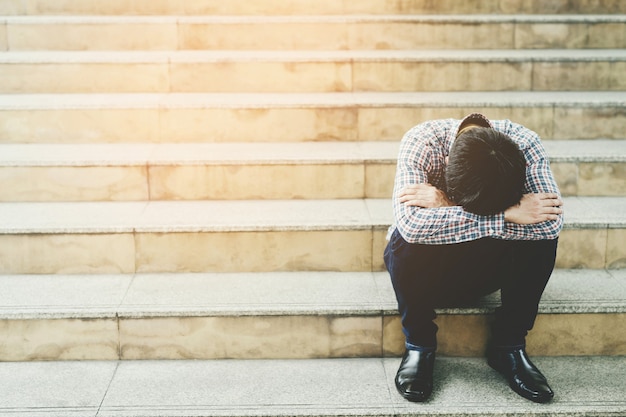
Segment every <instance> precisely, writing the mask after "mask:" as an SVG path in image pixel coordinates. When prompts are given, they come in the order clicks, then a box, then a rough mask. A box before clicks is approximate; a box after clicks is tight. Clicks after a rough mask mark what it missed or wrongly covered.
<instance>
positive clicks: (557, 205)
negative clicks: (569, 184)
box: [502, 127, 563, 240]
mask: <svg viewBox="0 0 626 417" xmlns="http://www.w3.org/2000/svg"><path fill="white" fill-rule="evenodd" d="M518 128H519V129H524V131H525V132H528V133H527V135H528V138H529V140H528V146H527V147H526V148H525V149H523V152H524V155H525V157H526V161H527V164H528V165H527V168H526V184H525V187H526V190H527V194H525V195H524V197H523V198H522V201H520V203H519V204H518V205H516V206H513V207H510V208H509V209H508V210H507V211H506V212H505V220H506V223H505V230H504V234H503V236H502V237H503V238H504V239H512V240H544V239H547V240H552V239H556V238H557V237H558V236H559V233H560V232H561V229H562V228H563V208H562V206H563V201H562V199H561V194H560V192H559V188H558V186H557V184H556V181H555V180H554V176H553V174H552V170H551V169H550V163H549V161H548V157H547V155H546V152H545V150H544V148H543V145H542V144H541V141H540V139H539V137H538V136H537V134H535V133H534V132H531V131H529V130H527V129H525V128H520V127H518Z"/></svg>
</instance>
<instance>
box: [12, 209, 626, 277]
mask: <svg viewBox="0 0 626 417" xmlns="http://www.w3.org/2000/svg"><path fill="white" fill-rule="evenodd" d="M625 204H626V198H625V197H568V198H566V199H565V210H566V217H565V230H564V231H563V232H562V233H561V238H560V250H559V254H558V257H557V267H559V268H595V269H601V268H620V267H623V266H624V265H626V261H625V260H626V255H625V253H624V239H626V218H625V217H624V210H623V208H624V205H625ZM391 220H392V213H391V202H390V200H387V199H344V200H248V201H176V202H165V201H160V202H159V201H152V202H99V203H92V202H84V203H2V204H0V249H1V250H0V273H25V274H28V273H33V274H41V273H43V274H46V273H94V274H98V273H100V274H103V273H151V272H263V271H307V270H308V271H311V270H312V271H343V272H350V271H381V270H383V268H384V266H383V261H382V253H383V250H384V246H385V243H386V242H385V236H386V233H387V227H388V226H389V224H390V223H391Z"/></svg>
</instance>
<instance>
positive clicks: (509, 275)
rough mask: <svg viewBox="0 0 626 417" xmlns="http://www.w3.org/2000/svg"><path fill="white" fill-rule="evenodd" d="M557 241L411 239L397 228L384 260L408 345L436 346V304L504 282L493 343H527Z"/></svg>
mask: <svg viewBox="0 0 626 417" xmlns="http://www.w3.org/2000/svg"><path fill="white" fill-rule="evenodd" d="M556 245H557V242H556V240H555V241H503V240H497V239H488V238H487V239H479V240H476V241H471V242H464V243H460V244H455V245H420V244H410V243H408V242H406V241H405V240H404V239H403V238H402V237H401V236H400V234H399V233H398V231H395V232H394V233H393V234H392V237H391V240H390V242H389V244H388V245H387V248H386V249H385V265H386V266H387V270H388V271H389V274H390V276H391V281H392V284H393V287H394V290H395V293H396V299H397V301H398V310H399V313H400V316H401V320H402V329H403V332H404V334H405V336H406V341H407V345H408V346H422V347H428V348H435V347H436V333H437V326H436V325H435V323H434V322H433V320H434V319H435V318H436V314H435V308H436V307H442V306H453V305H458V304H462V303H465V302H470V301H472V300H474V299H476V298H478V297H481V296H483V295H486V294H488V293H490V292H493V291H495V290H497V289H498V288H502V306H501V307H500V308H498V309H497V311H496V318H495V322H494V326H493V335H494V336H493V337H494V340H493V343H495V344H497V345H500V346H509V345H518V344H523V343H524V340H525V336H526V334H527V332H528V330H530V329H531V328H532V326H533V324H534V321H535V317H536V315H537V308H538V307H537V306H538V303H539V300H540V299H541V295H542V294H543V290H544V288H545V286H546V284H547V282H548V279H549V278H550V275H551V273H552V270H553V268H554V260H555V257H556Z"/></svg>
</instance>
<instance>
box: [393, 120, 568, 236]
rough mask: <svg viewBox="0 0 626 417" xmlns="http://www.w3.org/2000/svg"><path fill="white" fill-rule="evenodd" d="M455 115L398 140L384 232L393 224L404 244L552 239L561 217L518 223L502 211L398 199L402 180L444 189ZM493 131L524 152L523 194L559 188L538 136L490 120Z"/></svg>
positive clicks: (421, 126)
mask: <svg viewBox="0 0 626 417" xmlns="http://www.w3.org/2000/svg"><path fill="white" fill-rule="evenodd" d="M460 124H461V120H457V119H445V120H433V121H429V122H425V123H422V124H419V125H417V126H415V127H414V128H412V129H411V130H409V131H408V132H407V133H406V134H405V135H404V138H403V139H402V142H401V145H400V153H399V156H398V165H397V171H396V179H395V183H394V192H393V211H394V222H395V224H394V225H392V226H391V227H390V228H389V233H388V237H389V236H391V233H392V232H393V231H394V230H395V229H396V228H397V229H398V231H399V232H400V234H401V235H402V237H403V238H404V239H405V240H406V241H407V242H409V243H421V244H428V245H445V244H452V243H460V242H466V241H471V240H476V239H480V238H483V237H492V238H496V239H505V240H544V239H546V240H548V239H550V240H551V239H556V238H557V237H558V235H559V232H560V231H561V228H562V227H563V216H562V215H561V216H559V219H558V220H554V221H546V222H542V223H538V224H530V225H520V224H515V223H510V222H505V221H504V213H498V214H495V215H490V216H481V215H477V214H473V213H469V212H467V211H465V210H463V208H462V207H461V206H454V207H441V208H422V207H415V206H408V205H406V204H404V203H401V202H400V201H399V197H398V195H399V192H400V191H401V190H402V189H403V188H405V187H406V186H408V185H411V184H418V183H429V184H431V185H434V186H435V187H437V188H439V189H441V190H445V187H444V183H445V182H444V169H445V158H446V157H447V156H448V152H449V151H450V148H451V146H452V143H453V141H454V139H455V137H456V134H457V131H458V128H459V125H460ZM491 125H492V126H493V128H494V129H495V130H497V131H500V132H502V133H504V134H506V135H508V136H509V137H510V138H511V139H512V140H513V141H514V142H515V143H517V145H518V146H519V148H520V149H521V150H522V152H523V153H524V156H525V157H526V183H525V191H524V193H557V194H559V195H560V193H559V189H558V187H557V185H556V182H555V181H554V178H553V175H552V171H551V170H550V164H549V162H548V158H547V155H546V152H545V150H544V148H543V145H542V144H541V140H540V139H539V136H538V135H537V134H536V133H535V132H533V131H531V130H529V129H527V128H525V127H524V126H521V125H519V124H516V123H513V122H511V121H509V120H492V121H491Z"/></svg>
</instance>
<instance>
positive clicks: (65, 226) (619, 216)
mask: <svg viewBox="0 0 626 417" xmlns="http://www.w3.org/2000/svg"><path fill="white" fill-rule="evenodd" d="M564 204H565V211H566V214H565V222H564V228H566V229H567V228H570V229H575V228H587V229H598V228H623V227H625V226H626V216H625V215H624V210H623V208H624V207H625V206H626V197H623V196H618V197H565V198H564ZM391 222H392V213H391V200H390V199H343V200H341V199H340V200H248V201H232V200H228V201H227V200H219V201H213V200H211V201H147V202H146V201H142V202H135V201H132V202H109V201H106V202H69V203H67V202H51V203H48V202H34V203H31V202H25V203H22V202H10V203H2V204H0V234H23V233H49V234H56V233H131V232H138V233H165V232H246V231H248V232H261V231H314V230H370V229H372V228H377V229H384V228H386V227H388V226H389V225H390V224H391Z"/></svg>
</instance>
